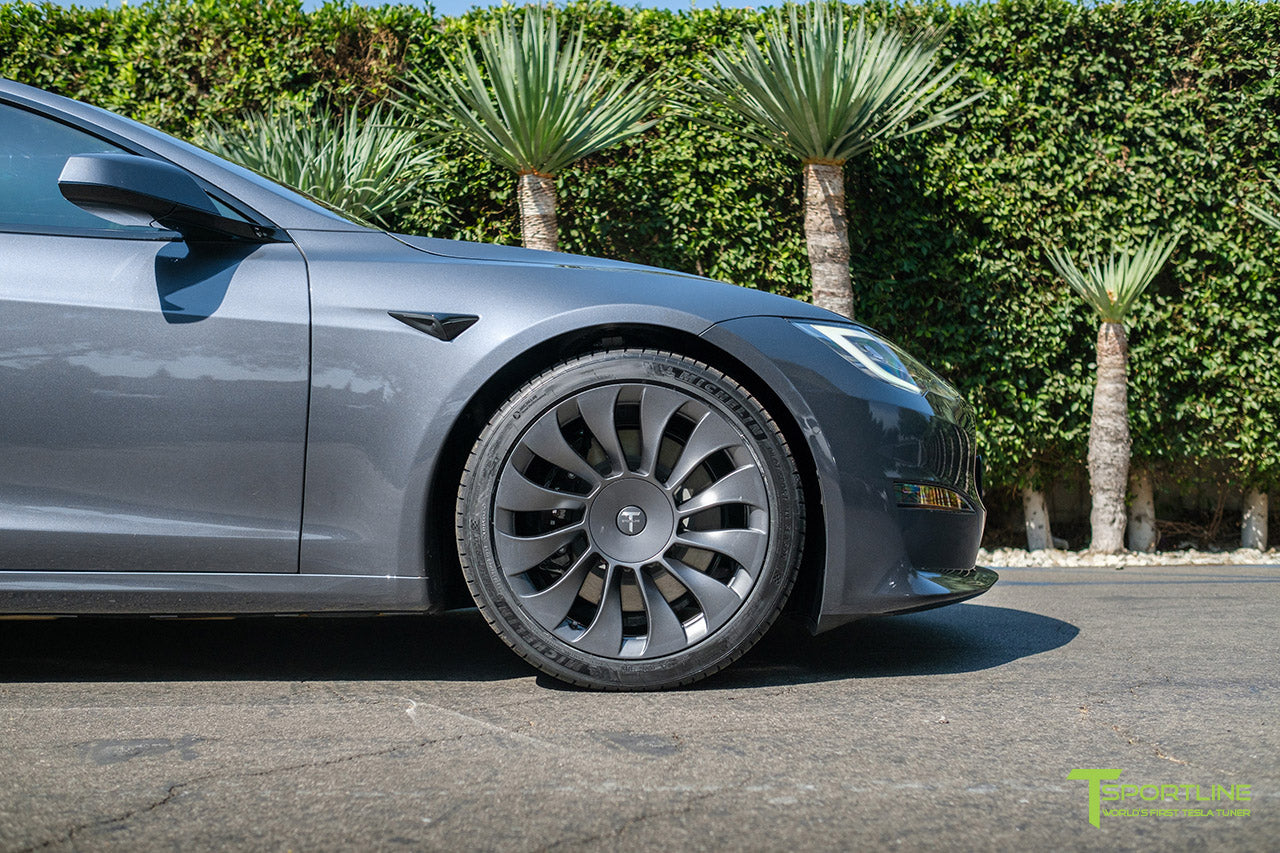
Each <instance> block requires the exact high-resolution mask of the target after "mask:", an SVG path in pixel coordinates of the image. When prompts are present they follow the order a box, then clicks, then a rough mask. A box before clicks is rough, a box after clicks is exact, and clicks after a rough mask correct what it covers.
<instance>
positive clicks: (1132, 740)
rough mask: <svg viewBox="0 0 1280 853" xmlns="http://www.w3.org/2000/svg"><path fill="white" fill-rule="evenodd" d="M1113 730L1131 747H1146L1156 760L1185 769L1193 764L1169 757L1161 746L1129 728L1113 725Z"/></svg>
mask: <svg viewBox="0 0 1280 853" xmlns="http://www.w3.org/2000/svg"><path fill="white" fill-rule="evenodd" d="M1111 730H1112V731H1113V732H1115V733H1116V734H1118V735H1120V737H1122V738H1124V739H1125V740H1126V741H1127V742H1128V744H1129V745H1130V746H1137V747H1146V748H1147V749H1149V750H1151V752H1152V754H1153V755H1155V757H1156V758H1163V759H1164V760H1165V761H1172V762H1173V763H1174V764H1181V765H1182V766H1184V767H1190V766H1191V762H1189V761H1183V760H1182V759H1181V758H1174V757H1173V756H1172V755H1168V754H1167V753H1165V751H1164V750H1163V749H1161V748H1160V744H1158V743H1153V742H1150V741H1145V740H1143V739H1142V738H1141V737H1139V736H1138V735H1135V734H1134V733H1133V732H1132V731H1130V730H1129V729H1127V728H1124V727H1122V726H1116V725H1113V726H1112V727H1111Z"/></svg>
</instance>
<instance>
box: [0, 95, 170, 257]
mask: <svg viewBox="0 0 1280 853" xmlns="http://www.w3.org/2000/svg"><path fill="white" fill-rule="evenodd" d="M120 151H121V149H120V148H118V147H117V146H115V145H112V144H111V143H109V142H104V141H103V140H101V139H99V138H98V137H96V136H93V135H91V134H88V133H85V132H84V131H82V130H77V129H76V128H74V127H71V126H69V125H65V124H63V123H62V122H59V121H55V120H53V119H51V118H47V117H45V116H42V115H38V114H37V113H33V112H28V111H27V110H23V109H19V108H18V107H13V106H9V105H8V104H0V230H4V229H5V228H6V227H9V226H16V227H18V228H20V229H23V230H27V229H39V228H53V229H57V230H58V231H66V230H74V231H82V230H83V231H106V230H110V231H120V232H133V233H157V232H156V229H154V228H150V227H147V226H136V225H117V224H116V223H114V222H108V221H107V220H105V219H100V218H99V217H97V216H94V215H93V214H91V213H86V212H85V211H83V210H81V209H80V208H78V207H76V206H75V205H74V204H72V203H71V202H69V201H67V200H66V199H64V198H63V197H62V193H60V192H59V191H58V176H59V175H61V174H62V167H63V166H64V165H66V162H67V158H68V157H70V156H72V155H73V154H101V153H112V152H120Z"/></svg>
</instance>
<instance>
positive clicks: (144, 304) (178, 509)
mask: <svg viewBox="0 0 1280 853" xmlns="http://www.w3.org/2000/svg"><path fill="white" fill-rule="evenodd" d="M121 150H122V145H117V144H113V143H112V142H108V141H106V140H105V139H103V138H101V137H100V136H98V135H96V134H95V133H93V132H92V129H91V128H86V127H78V126H72V125H71V124H68V123H64V122H62V121H60V120H58V119H55V118H54V117H52V116H49V115H46V114H42V113H39V112H35V111H32V110H29V109H25V108H22V107H19V106H17V105H14V104H10V103H5V102H3V101H0V571H13V570H41V571H58V570H70V571H118V572H135V571H183V572H296V571H297V568H298V543H299V531H300V516H301V507H302V478H303V462H304V453H305V437H306V420H307V396H308V362H309V346H310V332H309V302H308V290H307V273H306V264H305V261H304V260H303V258H302V256H301V254H300V253H299V251H298V250H297V248H296V247H295V246H294V245H293V244H291V243H288V242H275V243H267V244H252V243H235V242H221V243H214V242H189V241H184V240H183V239H181V238H180V237H179V236H178V235H177V234H175V233H174V232H169V231H163V230H159V229H157V228H153V227H149V226H126V225H117V224H114V223H111V222H108V221H106V220H103V219H100V218H98V217H96V216H94V215H91V214H89V213H87V212H85V211H83V210H81V209H80V208H78V207H76V206H74V205H72V204H71V203H70V202H67V201H66V200H65V199H63V198H62V196H61V194H60V192H59V190H58V183H57V182H58V176H59V174H60V172H61V170H62V167H63V165H64V164H65V162H66V159H67V158H68V157H69V156H71V155H74V154H85V153H96V152H116V151H121ZM127 153H134V154H138V153H140V152H138V151H132V152H127ZM143 153H145V152H143ZM206 189H210V188H209V187H207V186H206ZM210 195H211V197H213V198H214V201H215V204H216V205H218V207H219V209H220V210H221V211H223V212H224V213H226V214H228V215H239V214H238V213H237V212H236V211H235V210H234V204H235V202H234V200H231V199H219V198H217V192H216V191H213V192H211V193H210Z"/></svg>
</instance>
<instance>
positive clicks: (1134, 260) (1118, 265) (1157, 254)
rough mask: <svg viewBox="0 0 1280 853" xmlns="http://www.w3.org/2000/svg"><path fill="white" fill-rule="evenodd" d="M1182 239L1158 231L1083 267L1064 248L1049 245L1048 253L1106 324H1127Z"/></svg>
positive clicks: (1072, 286)
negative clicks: (1131, 311) (1127, 249)
mask: <svg viewBox="0 0 1280 853" xmlns="http://www.w3.org/2000/svg"><path fill="white" fill-rule="evenodd" d="M1178 239H1179V235H1177V234H1170V235H1167V236H1162V235H1159V234H1156V235H1154V236H1152V237H1151V239H1150V240H1148V241H1147V242H1145V243H1140V244H1139V245H1138V246H1137V247H1136V248H1135V249H1133V250H1132V251H1119V252H1113V253H1112V254H1111V255H1110V256H1109V257H1107V258H1106V259H1102V258H1093V259H1090V260H1089V261H1088V262H1087V263H1085V264H1084V267H1083V269H1081V268H1080V267H1078V266H1076V264H1075V262H1074V261H1073V260H1071V257H1070V256H1069V255H1068V254H1067V253H1066V252H1065V251H1064V250H1063V249H1054V248H1049V249H1046V252H1047V253H1048V256H1049V263H1050V264H1052V265H1053V268H1054V269H1055V270H1056V271H1057V273H1058V275H1060V276H1062V277H1063V278H1064V279H1066V282H1067V284H1069V285H1070V286H1071V289H1072V290H1074V291H1075V292H1076V293H1078V294H1080V296H1081V298H1083V299H1084V301H1085V302H1087V303H1089V305H1090V306H1091V307H1092V308H1093V309H1094V310H1095V311H1097V312H1098V314H1099V316H1100V317H1101V318H1102V321H1103V322H1104V323H1123V322H1124V321H1125V318H1127V317H1128V316H1129V311H1130V310H1131V309H1132V308H1133V305H1134V303H1135V302H1137V300H1138V297H1140V296H1141V295H1142V293H1143V291H1145V290H1146V289H1147V285H1149V284H1151V281H1152V280H1153V279H1154V278H1155V277H1156V273H1158V272H1160V268H1161V267H1163V266H1164V265H1165V263H1166V262H1167V261H1168V260H1169V258H1170V256H1172V255H1173V250H1174V249H1175V248H1176V247H1177V245H1178Z"/></svg>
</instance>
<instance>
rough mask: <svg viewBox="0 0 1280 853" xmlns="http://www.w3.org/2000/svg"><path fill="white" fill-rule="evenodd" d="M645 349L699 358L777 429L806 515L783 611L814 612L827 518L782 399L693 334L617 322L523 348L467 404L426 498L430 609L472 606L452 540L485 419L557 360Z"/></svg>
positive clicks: (807, 454) (812, 467) (807, 455)
mask: <svg viewBox="0 0 1280 853" xmlns="http://www.w3.org/2000/svg"><path fill="white" fill-rule="evenodd" d="M625 347H645V348H656V349H664V350H671V351H672V352H677V353H680V354H682V355H686V356H689V357H690V358H695V359H698V360H699V361H702V362H705V363H706V364H709V365H711V366H712V367H715V368H716V369H717V370H720V371H723V372H724V373H726V374H728V375H729V376H732V377H733V378H734V379H735V380H736V381H737V382H739V383H740V384H741V385H743V386H744V387H745V388H746V389H747V390H748V391H750V392H751V393H752V394H753V395H754V396H755V397H756V398H757V399H758V400H760V401H761V402H762V403H763V404H764V406H765V408H766V409H767V410H768V412H769V413H770V414H771V415H772V416H773V418H774V420H775V421H776V422H777V424H778V426H779V427H780V428H781V430H782V433H783V436H784V437H785V438H786V439H787V443H788V444H789V445H790V446H791V452H792V454H793V456H794V457H795V460H796V464H797V466H798V467H799V469H800V477H801V486H802V488H803V490H804V496H805V512H806V515H807V516H808V519H809V521H808V524H806V534H805V542H804V551H803V557H802V558H801V564H800V576H799V578H798V579H797V583H796V589H795V591H794V592H793V594H792V596H791V603H790V604H789V605H788V608H789V609H791V610H792V611H793V612H795V611H799V612H800V613H801V614H802V615H806V616H807V615H809V614H810V613H812V612H814V608H815V607H816V605H817V598H816V596H817V595H818V593H819V592H820V591H821V588H822V576H823V571H824V554H825V551H826V547H825V546H826V537H825V530H826V525H825V518H824V508H823V506H822V500H821V493H820V492H819V490H818V480H817V466H816V464H815V463H814V459H813V454H812V451H811V450H810V447H809V443H808V442H807V441H806V440H805V438H804V434H803V433H802V432H801V430H800V427H799V424H797V423H796V420H795V418H794V416H793V415H792V413H791V410H790V409H789V408H787V406H786V404H784V403H783V401H782V399H781V398H780V397H779V396H778V395H777V394H776V393H775V392H774V391H773V389H772V388H770V387H769V385H768V383H766V382H764V381H763V380H761V379H760V377H759V376H757V375H756V374H755V372H754V371H752V370H751V369H750V368H749V367H747V365H745V364H743V363H742V362H741V361H740V360H738V359H736V358H734V357H733V356H731V355H730V354H728V353H727V352H725V351H724V350H722V349H720V348H718V347H715V346H712V345H711V344H709V343H707V341H706V340H704V339H702V338H700V337H698V336H697V335H693V334H689V333H687V332H682V331H679V330H675V329H670V328H666V327H662V326H648V325H636V324H618V325H608V326H593V327H590V328H584V329H577V330H575V331H573V332H569V333H566V334H563V335H559V336H557V337H554V338H551V339H549V340H546V341H543V342H542V343H540V344H538V345H537V346H535V347H533V348H531V349H529V350H526V351H525V352H523V353H521V354H520V355H519V356H517V357H516V358H514V359H512V360H511V361H510V362H508V363H507V364H506V365H505V366H504V367H503V368H502V369H501V370H499V371H498V372H497V373H495V374H494V375H493V376H492V377H490V378H489V379H488V381H486V382H485V383H484V384H483V385H482V386H481V387H480V388H479V390H477V391H476V393H475V394H474V395H473V396H472V397H471V399H470V400H469V401H468V402H467V405H466V406H465V407H464V408H463V411H462V413H461V414H460V415H459V416H458V418H457V420H456V421H455V422H454V425H453V428H452V429H451V430H450V431H449V435H448V437H447V438H446V439H445V442H444V444H443V445H442V447H441V450H440V455H439V457H438V458H439V460H440V462H439V464H438V465H437V466H436V470H435V475H434V476H433V478H432V482H431V485H430V489H429V493H428V496H427V517H426V537H427V538H426V543H425V546H426V548H425V553H426V566H425V567H424V568H425V575H426V579H427V584H428V590H427V591H428V596H429V600H430V601H432V602H433V603H434V606H435V609H452V608H458V607H470V606H471V605H472V601H471V596H470V594H469V593H468V592H467V587H466V583H465V582H464V580H463V577H462V567H461V565H460V564H459V562H458V550H457V543H456V541H455V536H454V511H455V505H456V502H457V497H458V484H459V483H460V482H461V479H462V470H463V466H464V465H465V464H466V460H467V457H468V456H469V455H470V453H471V448H472V447H473V446H474V445H475V442H476V439H478V438H479V437H480V433H481V432H482V431H483V430H484V428H485V425H486V424H487V423H488V422H489V419H490V418H491V417H493V413H494V412H496V411H497V410H498V409H499V408H500V407H501V406H502V404H503V403H504V402H506V401H507V399H508V398H509V397H510V396H511V395H512V394H514V393H515V392H516V391H518V390H519V389H520V388H521V386H523V385H524V384H525V383H526V382H528V381H529V380H530V379H532V378H533V377H535V376H537V375H538V374H539V373H542V372H543V371H545V370H547V369H549V368H551V367H553V366H555V365H556V364H559V363H560V362H562V361H566V360H568V359H571V358H574V357H576V356H580V355H585V354H587V353H589V352H594V351H597V350H602V349H621V348H625Z"/></svg>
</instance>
